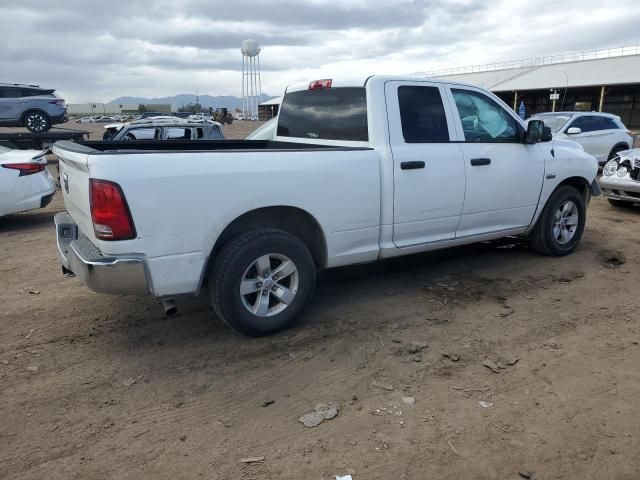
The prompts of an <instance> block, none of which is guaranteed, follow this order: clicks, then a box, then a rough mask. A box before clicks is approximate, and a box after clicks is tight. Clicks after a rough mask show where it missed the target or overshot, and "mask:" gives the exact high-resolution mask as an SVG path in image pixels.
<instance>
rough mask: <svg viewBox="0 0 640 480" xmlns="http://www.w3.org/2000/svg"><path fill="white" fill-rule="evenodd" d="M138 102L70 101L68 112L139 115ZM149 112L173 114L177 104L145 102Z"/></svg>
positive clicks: (72, 113) (77, 113)
mask: <svg viewBox="0 0 640 480" xmlns="http://www.w3.org/2000/svg"><path fill="white" fill-rule="evenodd" d="M138 106H139V105H138V104H135V105H134V104H130V105H120V104H117V103H69V104H68V105H67V113H68V114H69V115H76V116H77V115H137V114H138ZM145 107H146V109H147V111H148V112H160V113H166V114H171V113H172V112H177V111H178V109H177V107H176V106H175V105H171V104H168V103H166V104H165V103H161V104H151V103H148V104H145Z"/></svg>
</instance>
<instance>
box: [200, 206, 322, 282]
mask: <svg viewBox="0 0 640 480" xmlns="http://www.w3.org/2000/svg"><path fill="white" fill-rule="evenodd" d="M256 228H277V229H280V230H283V231H285V232H287V233H290V234H291V235H293V236H295V237H297V238H298V239H300V241H302V242H303V243H304V244H305V245H306V246H307V248H309V251H310V252H311V256H312V257H313V260H314V263H315V264H316V266H317V267H319V268H323V267H324V266H326V264H327V255H328V253H327V242H326V237H325V234H324V232H323V230H322V227H321V226H320V223H319V222H318V221H317V220H316V218H315V217H314V216H313V215H311V214H310V213H309V212H307V211H306V210H303V209H301V208H298V207H291V206H283V205H278V206H271V207H261V208H256V209H254V210H250V211H248V212H245V213H243V214H242V215H240V216H239V217H237V218H236V219H234V220H233V221H231V222H230V223H229V224H228V225H227V226H226V227H225V228H224V229H223V230H222V233H221V234H220V235H219V236H218V238H217V240H216V242H215V244H214V245H213V248H212V249H211V252H210V253H209V258H208V259H207V262H206V264H205V268H204V271H203V274H202V278H201V281H200V287H202V284H203V283H204V282H206V280H207V278H208V277H209V273H210V269H211V265H212V264H213V260H214V259H215V258H216V255H217V254H218V252H219V251H220V249H221V248H222V247H223V246H224V245H226V244H227V243H228V242H229V241H230V240H231V239H233V238H234V237H236V236H237V235H239V234H241V233H243V232H246V231H247V230H253V229H256Z"/></svg>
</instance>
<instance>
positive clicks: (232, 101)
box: [109, 93, 274, 110]
mask: <svg viewBox="0 0 640 480" xmlns="http://www.w3.org/2000/svg"><path fill="white" fill-rule="evenodd" d="M272 98H274V97H272V96H271V95H267V94H266V93H263V94H262V97H261V102H260V103H262V102H266V101H267V100H270V99H272ZM198 101H199V102H200V105H202V106H203V107H205V108H209V107H212V108H219V107H227V108H228V109H229V110H233V109H235V108H242V98H238V97H234V96H231V95H220V96H217V97H214V96H212V95H199V96H198ZM195 102H196V96H195V95H192V94H188V93H182V94H180V95H175V96H173V97H159V98H144V97H118V98H116V99H115V100H111V101H110V102H109V103H112V104H117V105H139V104H141V103H149V104H157V103H164V104H167V103H170V104H172V105H177V106H178V107H181V106H182V105H188V104H190V103H195Z"/></svg>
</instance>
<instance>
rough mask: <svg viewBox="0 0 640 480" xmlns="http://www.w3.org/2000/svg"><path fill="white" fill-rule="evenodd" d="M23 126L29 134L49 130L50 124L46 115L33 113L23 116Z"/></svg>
mask: <svg viewBox="0 0 640 480" xmlns="http://www.w3.org/2000/svg"><path fill="white" fill-rule="evenodd" d="M24 126H25V127H27V130H29V131H30V132H33V133H44V132H46V131H48V130H49V129H50V128H51V122H50V121H49V117H48V116H47V114H46V113H43V112H38V111H34V112H28V113H27V114H26V115H25V116H24Z"/></svg>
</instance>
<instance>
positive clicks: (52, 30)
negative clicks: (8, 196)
mask: <svg viewBox="0 0 640 480" xmlns="http://www.w3.org/2000/svg"><path fill="white" fill-rule="evenodd" d="M638 20H640V9H639V8H638V7H629V5H628V2H626V1H624V0H615V1H612V2H609V3H608V4H607V5H606V8H604V9H603V8H602V7H601V3H600V2H597V1H596V0H584V1H583V2H580V4H579V5H577V4H575V2H569V1H566V0H555V1H552V0H539V1H538V2H534V3H532V2H526V3H525V2H522V3H520V2H513V1H510V0H502V1H500V2H493V3H491V4H489V3H488V2H484V1H482V0H455V1H451V2H447V3H443V2H438V1H436V0H413V1H412V0H398V1H393V0H378V1H372V0H343V1H340V2H333V3H328V2H326V1H320V0H269V1H267V0H254V1H246V2H243V3H240V2H226V1H225V2H211V1H209V0H181V1H178V2H176V1H175V0H128V1H127V2H122V1H115V0H113V1H110V2H105V1H104V0H65V2H64V4H63V6H58V7H57V8H51V2H50V0H20V2H15V3H13V4H10V5H6V6H3V8H2V17H1V19H0V22H1V23H2V25H1V28H0V44H2V46H3V48H2V50H1V51H0V72H3V74H4V75H3V77H4V78H3V79H0V80H4V79H7V80H13V81H30V82H37V83H41V84H46V85H51V86H52V87H55V88H58V90H59V91H61V92H63V93H64V94H65V95H66V96H67V97H68V98H69V99H70V100H72V101H84V100H91V101H101V100H108V99H110V98H111V97H116V96H120V95H140V96H163V95H171V94H175V93H182V92H192V91H194V90H195V89H198V90H199V91H201V92H202V93H211V94H236V95H237V94H238V93H239V90H240V82H239V81H238V78H239V70H240V66H241V57H240V52H239V47H240V42H241V41H242V40H243V39H244V38H248V37H252V38H256V39H257V40H258V41H259V42H260V43H261V45H262V46H263V53H262V54H261V60H262V62H261V63H262V69H263V72H264V75H263V85H265V89H266V91H268V92H269V93H273V94H277V93H278V92H279V91H280V90H281V89H282V88H283V87H284V86H285V85H286V84H287V83H288V82H289V81H291V80H295V79H298V78H301V77H305V78H308V76H316V75H322V73H323V72H331V74H334V73H337V74H346V75H352V74H359V73H369V71H370V70H371V69H373V70H377V71H385V72H393V71H395V72H397V73H407V72H410V71H424V70H431V69H435V68H443V67H450V66H461V65H468V64H478V63H486V62H490V61H501V60H512V59H517V58H526V57H532V56H542V55H549V54H551V53H559V52H567V51H575V50H583V49H590V48H601V47H605V46H613V45H615V44H618V43H626V44H629V43H630V42H634V43H640V33H637V32H640V31H639V30H637V29H636V28H635V25H637V24H638ZM621 32H624V36H621ZM621 38H624V42H623V40H621ZM365 70H368V71H367V72H365Z"/></svg>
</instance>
